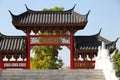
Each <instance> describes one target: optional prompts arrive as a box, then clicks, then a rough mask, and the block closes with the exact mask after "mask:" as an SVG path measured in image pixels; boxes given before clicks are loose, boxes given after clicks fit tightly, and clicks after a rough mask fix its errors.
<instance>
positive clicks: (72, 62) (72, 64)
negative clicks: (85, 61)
mask: <svg viewBox="0 0 120 80" xmlns="http://www.w3.org/2000/svg"><path fill="white" fill-rule="evenodd" d="M73 38H74V37H73V34H72V33H71V34H70V69H74V42H73Z"/></svg>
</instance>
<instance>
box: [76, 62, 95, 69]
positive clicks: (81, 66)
mask: <svg viewBox="0 0 120 80" xmlns="http://www.w3.org/2000/svg"><path fill="white" fill-rule="evenodd" d="M74 68H75V69H94V68H95V61H93V60H92V61H87V60H84V61H81V60H75V61H74Z"/></svg>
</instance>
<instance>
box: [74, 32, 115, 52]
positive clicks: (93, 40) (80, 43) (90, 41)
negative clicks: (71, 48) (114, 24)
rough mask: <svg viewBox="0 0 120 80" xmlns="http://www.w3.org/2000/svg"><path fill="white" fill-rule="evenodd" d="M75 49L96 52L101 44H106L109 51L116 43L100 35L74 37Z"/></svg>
mask: <svg viewBox="0 0 120 80" xmlns="http://www.w3.org/2000/svg"><path fill="white" fill-rule="evenodd" d="M74 39H75V48H76V49H78V50H98V46H101V45H102V42H104V43H105V44H106V47H107V48H109V49H115V48H116V41H113V42H111V41H109V40H107V39H105V38H103V37H101V36H100V35H98V34H97V35H92V36H75V37H74Z"/></svg>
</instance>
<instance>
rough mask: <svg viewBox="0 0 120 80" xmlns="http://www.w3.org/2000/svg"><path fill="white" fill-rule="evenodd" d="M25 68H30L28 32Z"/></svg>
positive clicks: (28, 34) (28, 36)
mask: <svg viewBox="0 0 120 80" xmlns="http://www.w3.org/2000/svg"><path fill="white" fill-rule="evenodd" d="M26 69H30V33H27V63H26Z"/></svg>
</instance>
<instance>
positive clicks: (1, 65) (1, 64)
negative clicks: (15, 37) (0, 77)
mask: <svg viewBox="0 0 120 80" xmlns="http://www.w3.org/2000/svg"><path fill="white" fill-rule="evenodd" d="M0 69H3V60H2V59H0Z"/></svg>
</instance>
